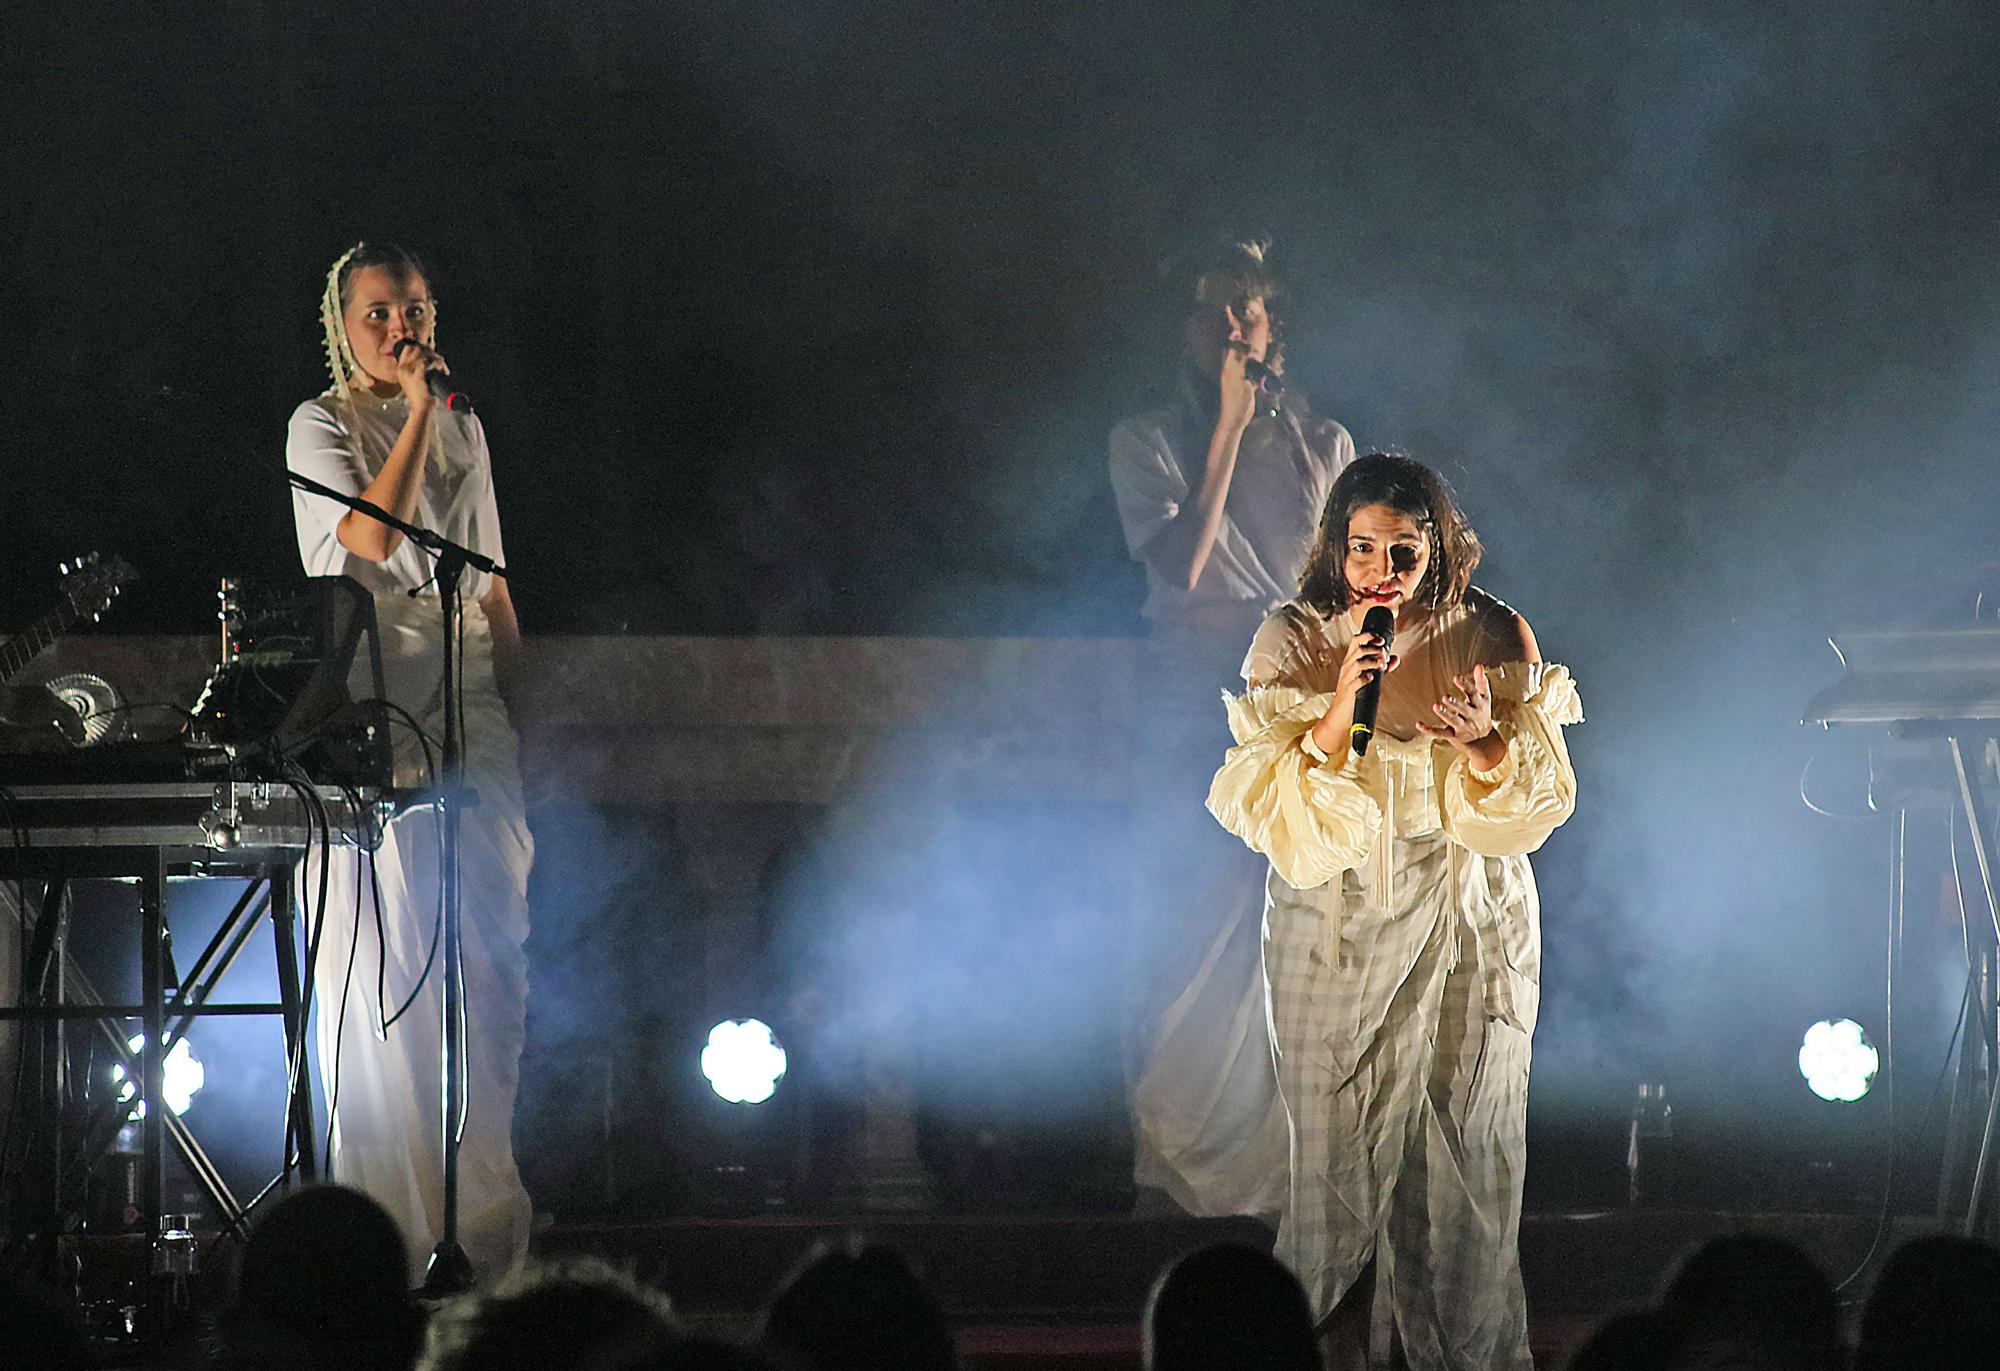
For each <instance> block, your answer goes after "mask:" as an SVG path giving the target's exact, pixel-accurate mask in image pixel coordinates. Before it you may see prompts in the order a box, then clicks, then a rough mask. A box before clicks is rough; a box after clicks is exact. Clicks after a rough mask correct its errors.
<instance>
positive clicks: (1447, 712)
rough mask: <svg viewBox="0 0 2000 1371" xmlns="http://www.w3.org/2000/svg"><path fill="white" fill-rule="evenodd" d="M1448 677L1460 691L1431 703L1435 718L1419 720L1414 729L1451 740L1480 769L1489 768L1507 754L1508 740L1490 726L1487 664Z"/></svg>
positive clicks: (1486, 769) (1437, 737) (1490, 707)
mask: <svg viewBox="0 0 2000 1371" xmlns="http://www.w3.org/2000/svg"><path fill="white" fill-rule="evenodd" d="M1451 681H1452V684H1453V685H1455V686H1457V687H1458V688H1459V690H1460V691H1462V692H1463V693H1462V694H1458V695H1446V696H1445V697H1444V698H1443V699H1441V700H1439V701H1438V702H1437V703H1436V704H1434V705H1432V706H1431V711H1432V713H1434V714H1436V715H1437V716H1438V722H1437V723H1434V724H1429V723H1420V724H1418V725H1417V729H1418V731H1420V732H1422V733H1424V734H1426V735H1427V736H1429V737H1432V738H1436V739H1437V740H1438V741H1440V742H1446V743H1450V744H1451V745H1452V746H1453V747H1455V748H1457V749H1458V750H1459V751H1460V752H1463V753H1465V754H1466V755H1467V756H1468V757H1470V758H1471V759H1472V762H1473V765H1475V766H1477V767H1479V768H1480V770H1482V771H1488V770H1491V769H1492V768H1493V767H1495V766H1497V765H1499V762H1500V758H1501V757H1503V756H1505V755H1506V752H1507V744H1506V742H1505V740H1503V739H1502V738H1501V737H1500V735H1499V734H1498V733H1496V732H1495V731H1494V729H1493V687H1492V686H1491V685H1490V684H1488V682H1487V680H1486V668H1485V667H1484V666H1475V667H1473V668H1472V674H1471V675H1470V676H1454V677H1452V678H1451Z"/></svg>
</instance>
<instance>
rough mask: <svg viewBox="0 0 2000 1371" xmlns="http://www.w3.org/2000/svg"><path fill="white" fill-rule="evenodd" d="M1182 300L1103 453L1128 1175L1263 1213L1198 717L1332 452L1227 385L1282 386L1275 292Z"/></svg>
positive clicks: (1182, 1195) (1238, 648)
mask: <svg viewBox="0 0 2000 1371" xmlns="http://www.w3.org/2000/svg"><path fill="white" fill-rule="evenodd" d="M1194 296H1195V299H1194V308H1193V310H1192V312H1191V313H1190V314H1189V315H1188V317H1187V320H1186V324H1185V328H1184V348H1183V360H1182V366H1181V374H1180V379H1179V386H1178V391H1179V394H1178V399H1177V402H1176V403H1175V404H1173V405H1171V406H1169V407H1168V408H1165V409H1161V410H1156V411H1153V412H1152V413H1148V414H1141V415H1138V416H1137V417H1135V418H1132V419H1128V420H1126V421H1125V422H1124V423H1122V424H1120V425H1119V426H1118V428H1117V429H1116V430H1115V431H1114V432H1113V433H1112V435H1111V484H1112V487H1113V489H1114V491H1115V492H1116V494H1117V497H1118V513H1119V517H1120V519H1121V520H1122V522H1123V524H1124V528H1125V542H1126V546H1127V547H1128V548H1129V549H1130V550H1131V554H1132V556H1133V557H1134V558H1135V559H1136V560H1138V561H1140V562H1143V563H1144V564H1145V567H1146V606H1145V613H1146V618H1147V619H1148V620H1149V621H1150V623H1151V628H1152V631H1151V635H1150V640H1149V643H1148V652H1147V658H1146V668H1145V670H1144V671H1143V672H1142V674H1141V682H1140V686H1141V691H1142V696H1141V701H1140V719H1141V724H1140V727H1139V729H1138V755H1137V757H1136V759H1135V761H1136V763H1137V770H1138V777H1137V785H1136V787H1135V789H1136V793H1137V797H1138V798H1137V803H1136V804H1135V806H1134V814H1133V817H1134V832H1133V839H1134V842H1133V848H1134V851H1133V866H1134V873H1135V878H1136V879H1135V882H1134V885H1135V889H1134V891H1133V900H1134V914H1135V923H1134V926H1133V929H1132V942H1131V946H1132V959H1131V963H1130V965H1129V967H1128V971H1127V985H1128V997H1129V998H1128V1004H1127V1007H1126V1033H1127V1075H1128V1080H1129V1081H1130V1083H1131V1105H1132V1116H1133V1134H1134V1144H1135V1152H1136V1155H1135V1159H1134V1161H1135V1168H1134V1170H1135V1177H1136V1179H1137V1181H1138V1183H1139V1184H1140V1185H1141V1186H1142V1187H1155V1188H1157V1189H1160V1190H1164V1191H1166V1192H1167V1193H1168V1194H1169V1195H1171V1196H1172V1197H1173V1198H1174V1200H1175V1201H1176V1202H1178V1203H1179V1204H1180V1206H1181V1207H1182V1208H1184V1209H1186V1210H1188V1211H1190V1212H1192V1213H1196V1214H1234V1213H1271V1212H1275V1211H1276V1209H1277V1207H1278V1203H1279V1200H1280V1198H1281V1195H1282V1187H1283V1170H1284V1150H1283V1149H1284V1131H1283V1119H1282V1115H1281V1112H1280V1110H1279V1107H1278V1103H1277V1096H1276V1086H1275V1083H1274V1082H1273V1080H1272V1075H1271V1063H1270V1054H1269V1050H1268V1048H1267V1046H1266V1043H1265V1034H1264V1028H1263V989H1262V985H1261V982H1260V979H1259V975H1258V970H1257V965H1258V961H1257V959H1258V929H1259V924H1260V921H1261V917H1262V913H1263V894H1262V885H1263V872H1262V869H1261V864H1260V863H1259V862H1257V861H1256V859H1255V858H1254V857H1253V856H1252V855H1251V854H1250V853H1248V852H1246V851H1244V850H1243V848H1242V847H1241V846H1240V845H1239V844H1236V843H1234V842H1231V841H1230V840H1229V838H1228V835H1226V834H1224V833H1221V832H1219V831H1217V829H1216V827H1215V824H1214V823H1213V821H1212V820H1210V819H1209V817H1208V815H1207V814H1206V813H1204V812H1203V811H1202V808H1201V805H1200V797H1201V795H1202V793H1203V791H1204V790H1205V788H1206V787H1207V785H1208V778H1209V777H1210V776H1211V775H1212V774H1213V773H1214V771H1215V765H1216V761H1217V759H1218V758H1220V757H1221V755H1222V753H1223V751H1224V749H1225V748H1227V747H1228V745H1229V737H1228V734H1227V733H1226V732H1225V731H1224V728H1223V720H1222V718H1221V715H1220V713H1219V711H1218V710H1217V709H1216V701H1217V697H1218V696H1219V695H1220V693H1221V692H1222V691H1223V690H1224V689H1226V688H1228V687H1230V686H1233V685H1234V684H1236V681H1237V672H1238V669H1239V667H1240V665H1241V663H1242V660H1243V650H1244V646H1245V645H1246V644H1247V643H1248V642H1249V641H1250V639H1251V636H1252V635H1253V634H1254V633H1255V632H1256V631H1257V626H1258V625H1259V624H1260V623H1262V622H1263V619H1264V616H1265V615H1266V614H1267V613H1268V612H1270V610H1271V609H1272V608H1274V607H1275V606H1277V605H1279V604H1281V603H1283V602H1284V601H1285V600H1286V599H1288V598H1290V596H1291V594H1292V590H1293V587H1294V586H1296V585H1297V584H1298V575H1299V570H1300V568H1301V567H1302V566H1304V564H1305V557H1306V552H1307V550H1308V549H1309V548H1310V546H1311V544H1312V536H1313V529H1314V527H1315V526H1316V522H1317V518H1318V514H1319V510H1320V508H1321V506H1322V505H1324V504H1325V502H1326V496H1327V491H1328V490H1329V489H1330V488H1331V487H1332V485H1333V479H1334V477H1335V476H1336V475H1338V474H1339V472H1340V469H1341V467H1342V466H1344V465H1345V464H1346V463H1348V462H1350V461H1352V460H1353V459H1354V440H1353V439H1351V438H1350V437H1348V435H1347V430H1346V429H1344V428H1342V427H1341V426H1340V425H1339V424H1337V423H1334V422H1332V421H1331V420H1320V419H1315V418H1314V417H1313V415H1312V411H1311V408H1310V406H1309V405H1308V404H1307V402H1306V400H1305V398H1304V397H1303V396H1301V395H1300V394H1299V393H1298V392H1297V391H1294V390H1287V391H1286V392H1285V393H1284V395H1283V398H1282V399H1281V400H1279V401H1278V402H1277V403H1276V404H1275V405H1273V404H1272V403H1270V402H1269V401H1268V400H1267V399H1264V398H1262V397H1260V396H1259V395H1258V393H1257V389H1256V387H1255V386H1253V385H1252V384H1251V382H1250V380H1249V379H1248V378H1247V375H1246V369H1247V368H1249V367H1251V366H1253V365H1254V364H1257V363H1262V364H1264V365H1266V366H1268V367H1270V368H1271V370H1272V371H1273V372H1276V373H1279V374H1280V375H1282V373H1283V370H1284V339H1283V316H1282V313H1281V311H1280V301H1279V283H1278V280H1277V278H1276V277H1275V275H1274V274H1273V273H1272V271H1271V270H1270V268H1269V266H1268V265H1267V264H1266V261H1265V254H1264V249H1263V247H1262V245H1260V244H1250V245H1232V246H1230V247H1228V248H1226V249H1225V250H1224V251H1222V252H1220V253H1218V254H1216V256H1215V257H1214V258H1213V259H1212V260H1209V261H1206V262H1202V263H1198V264H1197V270H1196V272H1195V289H1194ZM1141 1202H1142V1204H1143V1203H1144V1202H1145V1198H1144V1195H1143V1193H1142V1198H1141Z"/></svg>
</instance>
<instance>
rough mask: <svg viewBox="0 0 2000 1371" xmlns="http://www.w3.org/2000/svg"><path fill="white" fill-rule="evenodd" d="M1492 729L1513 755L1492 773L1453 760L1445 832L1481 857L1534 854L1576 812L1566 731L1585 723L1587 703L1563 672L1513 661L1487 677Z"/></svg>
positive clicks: (1443, 800) (1446, 786) (1444, 797)
mask: <svg viewBox="0 0 2000 1371" xmlns="http://www.w3.org/2000/svg"><path fill="white" fill-rule="evenodd" d="M1486 679H1487V680H1488V682H1489V683H1490V684H1491V685H1492V689H1493V725H1494V727H1495V728H1496V729H1498V730H1499V732H1500V736H1501V737H1503V738H1505V739H1506V740H1507V755H1506V757H1505V758H1503V759H1502V760H1501V763H1500V765H1499V766H1497V767H1495V768H1493V770H1491V771H1477V770H1475V769H1473V767H1472V764H1471V763H1470V762H1469V761H1467V760H1466V758H1465V757H1464V756H1462V755H1461V756H1457V757H1455V758H1454V759H1453V760H1452V763H1451V768H1450V770H1449V771H1447V772H1446V774H1445V778H1444V785H1443V788H1442V795H1441V805H1440V808H1441V809H1442V811H1443V816H1444V826H1445V830H1446V832H1448V833H1449V834H1450V835H1451V836H1452V837H1453V838H1454V839H1456V840H1457V841H1458V843H1459V844H1460V845H1461V846H1463V847H1465V848H1466V849H1467V850H1468V851H1471V852H1476V853H1478V854H1479V855H1481V856H1483V857H1514V856H1520V855H1523V854H1526V853H1529V852H1533V851H1534V850H1535V849H1537V848H1539V847H1540V846H1541V845H1542V844H1543V843H1544V842H1546V841H1547V840H1548V836H1549V834H1551V833H1553V832H1555V831H1556V829H1557V828H1558V827H1560V826H1561V825H1562V823H1563V821H1564V820H1565V819H1567V818H1569V816H1570V815H1571V814H1572V813H1573V812H1575V810H1576V772H1575V771H1574V770H1572V769H1571V767H1570V762H1569V749H1568V747H1567V746H1565V745H1564V743H1563V733H1562V731H1563V729H1564V728H1565V727H1566V726H1568V725H1570V724H1578V723H1582V722H1583V703H1582V701H1581V700H1580V699H1579V698H1578V696H1577V693H1576V683H1575V682H1574V681H1572V680H1571V679H1570V675H1569V671H1568V669H1567V668H1565V667H1561V666H1556V665H1554V664H1553V663H1548V662H1509V663H1507V664H1506V665H1505V666H1499V667H1493V668H1490V669H1489V670H1488V671H1487V675H1486Z"/></svg>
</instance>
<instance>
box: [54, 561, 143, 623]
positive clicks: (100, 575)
mask: <svg viewBox="0 0 2000 1371" xmlns="http://www.w3.org/2000/svg"><path fill="white" fill-rule="evenodd" d="M56 570H57V571H59V572H61V573H62V585H61V588H60V589H61V594H62V597H63V599H64V600H65V601H66V602H67V603H68V605H69V608H70V611H71V612H72V613H74V614H75V615H76V617H77V618H79V619H89V620H90V621H92V622H93V623H95V622H96V621H97V620H98V619H99V618H101V617H103V614H104V611H105V610H107V609H109V608H111V602H112V601H113V600H115V599H117V598H118V592H119V591H121V590H123V589H124V588H125V587H126V586H127V585H130V584H131V583H132V582H133V581H136V580H138V579H139V573H138V572H137V571H134V570H133V569H132V564H131V563H130V562H128V561H126V560H125V559H124V558H123V557H116V556H114V557H110V558H105V557H101V556H99V555H98V554H97V553H95V552H91V553H87V554H85V555H84V556H82V557H79V558H77V559H76V560H75V561H74V562H62V563H60V564H58V565H57V567H56Z"/></svg>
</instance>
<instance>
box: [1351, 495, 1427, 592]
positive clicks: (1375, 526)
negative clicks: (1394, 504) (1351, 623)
mask: <svg viewBox="0 0 2000 1371" xmlns="http://www.w3.org/2000/svg"><path fill="white" fill-rule="evenodd" d="M1430 564H1431V541H1430V539H1429V538H1427V537H1425V536H1424V531H1423V530H1422V529H1421V528H1419V527H1417V523H1416V520H1414V519H1412V518H1411V517H1410V516H1409V515H1407V514H1403V513H1400V512H1398V511H1396V510H1393V509H1391V508H1389V506H1387V505H1363V506H1362V507H1361V508H1360V509H1357V510H1355V511H1354V513H1353V514H1352V515H1351V516H1349V518H1348V520H1347V562H1346V571H1347V588H1348V591H1349V592H1350V597H1349V598H1351V599H1352V600H1353V602H1354V606H1355V609H1356V612H1357V613H1360V614H1366V613H1367V612H1368V610H1369V609H1370V608H1371V607H1372V606H1375V605H1387V606H1389V608H1391V609H1394V610H1401V609H1402V607H1403V606H1404V605H1406V604H1410V603H1412V602H1414V601H1415V599H1416V596H1417V587H1418V586H1420V585H1422V584H1423V580H1424V572H1426V571H1427V570H1429V569H1430Z"/></svg>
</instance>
